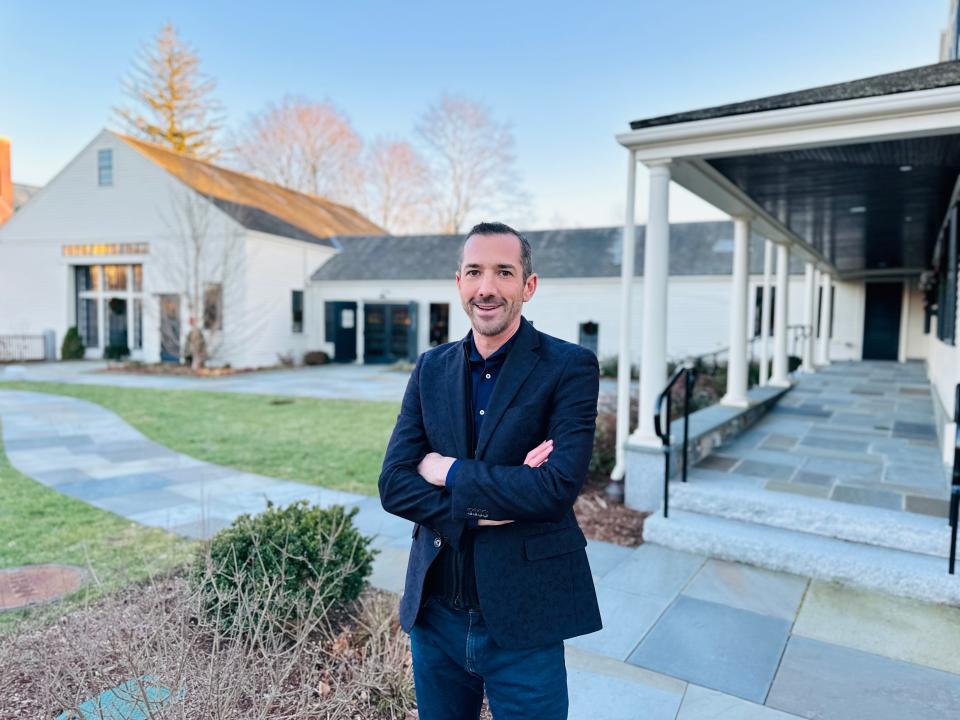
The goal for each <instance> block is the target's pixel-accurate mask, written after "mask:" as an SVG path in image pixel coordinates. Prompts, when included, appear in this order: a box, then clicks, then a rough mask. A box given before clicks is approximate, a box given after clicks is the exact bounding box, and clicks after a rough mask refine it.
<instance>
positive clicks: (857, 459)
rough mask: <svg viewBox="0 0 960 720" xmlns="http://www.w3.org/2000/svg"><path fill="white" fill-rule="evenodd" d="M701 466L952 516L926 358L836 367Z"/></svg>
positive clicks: (815, 493)
mask: <svg viewBox="0 0 960 720" xmlns="http://www.w3.org/2000/svg"><path fill="white" fill-rule="evenodd" d="M797 379H798V382H797V384H796V386H795V387H794V388H793V389H792V390H791V391H790V392H789V393H788V394H787V395H785V396H784V397H783V399H781V400H780V401H779V403H778V404H777V405H776V407H774V409H773V410H772V411H771V412H770V413H769V414H768V415H767V416H765V417H764V418H763V419H762V420H760V422H758V423H757V424H756V425H755V426H754V427H752V428H751V429H750V430H748V431H747V432H745V433H743V434H742V435H740V436H739V437H737V438H736V439H735V440H734V441H733V442H731V443H729V444H726V445H724V446H723V447H721V448H719V449H718V450H717V451H716V452H715V453H714V454H712V455H709V456H708V457H707V458H705V459H704V460H703V461H702V462H701V463H700V464H699V465H698V466H697V468H696V469H694V470H693V473H694V474H695V473H696V472H697V471H698V470H710V471H719V472H722V473H729V474H730V475H731V477H737V478H739V479H741V480H743V481H744V482H745V483H752V484H754V485H756V486H757V487H764V488H766V489H767V490H772V491H776V492H783V493H793V494H799V495H805V496H809V497H817V498H824V499H829V500H836V501H840V502H846V503H854V504H858V505H867V506H872V507H880V508H885V509H888V510H906V511H908V512H914V513H923V514H927V515H936V516H939V517H946V516H947V509H948V505H949V504H948V498H949V481H948V478H947V475H946V473H945V469H944V468H945V466H944V464H943V462H942V460H941V457H940V451H939V445H938V442H937V434H936V429H935V427H934V411H933V400H932V398H931V395H930V392H931V391H930V384H929V383H928V382H927V379H926V377H925V375H924V369H923V366H922V365H921V364H920V363H906V364H899V363H894V362H857V363H835V364H834V365H831V366H830V367H827V368H824V369H821V370H819V371H817V373H815V374H812V375H800V376H799V377H798V378H797Z"/></svg>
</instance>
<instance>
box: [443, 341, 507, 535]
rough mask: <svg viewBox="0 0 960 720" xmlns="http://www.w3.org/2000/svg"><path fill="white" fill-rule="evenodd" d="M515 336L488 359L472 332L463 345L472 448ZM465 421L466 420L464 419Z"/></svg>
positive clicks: (451, 475)
mask: <svg viewBox="0 0 960 720" xmlns="http://www.w3.org/2000/svg"><path fill="white" fill-rule="evenodd" d="M516 338H517V334H516V333H514V334H513V336H512V337H511V338H510V339H509V340H507V341H506V342H505V343H504V344H503V345H501V346H500V347H499V348H497V351H496V352H495V353H493V354H492V355H491V356H490V357H488V358H486V359H484V357H483V356H482V355H481V354H480V352H479V351H478V350H477V345H476V343H474V341H473V332H471V333H470V334H469V335H468V336H467V337H466V338H465V339H464V341H463V342H464V343H469V348H470V356H469V357H470V390H471V393H470V404H471V405H472V407H473V447H474V448H476V447H477V444H478V443H479V442H480V429H481V428H482V427H483V421H484V419H485V418H486V415H487V409H488V408H489V407H490V398H491V397H492V396H493V388H494V387H495V386H496V384H497V378H498V377H500V371H501V370H502V369H503V362H504V360H506V359H507V353H509V352H510V348H511V347H512V346H513V342H514V340H516ZM464 420H466V418H464ZM458 462H459V461H454V463H453V465H451V466H450V470H448V471H447V479H446V484H447V489H448V490H452V489H453V484H454V483H455V482H456V471H457V464H458ZM476 524H477V521H476V518H470V521H469V523H468V526H469V527H476Z"/></svg>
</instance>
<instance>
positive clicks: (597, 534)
mask: <svg viewBox="0 0 960 720" xmlns="http://www.w3.org/2000/svg"><path fill="white" fill-rule="evenodd" d="M609 480H610V478H609V477H607V476H605V475H604V476H590V477H588V478H587V482H586V483H585V484H584V486H583V490H582V491H581V493H580V497H578V498H577V502H576V504H575V505H574V506H573V511H574V513H576V516H577V521H578V522H579V523H580V527H581V528H582V529H583V533H584V535H586V536H587V537H588V538H590V539H591V540H601V541H603V542H608V543H614V544H615V545H626V546H627V547H636V546H638V545H640V544H642V543H643V521H644V520H645V519H646V517H647V516H648V515H649V514H650V513H645V512H638V511H636V510H631V509H630V508H628V507H627V506H626V505H622V504H620V503H613V502H610V501H609V500H607V498H606V495H605V491H606V489H607V483H608V482H609Z"/></svg>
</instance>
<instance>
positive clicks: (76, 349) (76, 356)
mask: <svg viewBox="0 0 960 720" xmlns="http://www.w3.org/2000/svg"><path fill="white" fill-rule="evenodd" d="M85 349H86V348H84V346H83V338H82V337H80V331H79V330H78V329H77V328H76V326H74V327H72V328H70V329H69V330H67V334H66V335H64V336H63V344H62V345H61V346H60V357H61V359H63V360H82V359H83V354H84V350H85Z"/></svg>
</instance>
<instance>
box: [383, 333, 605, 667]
mask: <svg viewBox="0 0 960 720" xmlns="http://www.w3.org/2000/svg"><path fill="white" fill-rule="evenodd" d="M465 363H466V359H465V357H464V353H463V344H462V342H460V341H457V342H453V343H447V344H446V345H441V346H439V347H436V348H433V349H431V350H429V351H427V352H425V353H423V354H422V355H421V356H420V358H419V359H418V361H417V365H416V368H415V369H414V371H413V373H412V375H411V376H410V381H409V383H408V385H407V390H406V393H405V394H404V398H403V405H402V406H401V409H400V415H399V417H398V418H397V425H396V427H395V428H394V430H393V435H392V436H391V438H390V444H389V445H388V447H387V452H386V457H385V458H384V461H383V469H382V471H381V473H380V483H379V484H380V500H381V502H382V504H383V507H384V509H386V510H387V511H388V512H390V513H393V514H394V515H399V516H400V517H403V518H406V519H408V520H411V521H413V522H414V523H416V525H415V526H414V531H413V536H414V539H413V545H412V547H411V549H410V562H409V565H408V566H407V578H406V587H405V590H404V593H403V599H402V600H401V603H400V624H401V625H402V626H403V628H404V630H406V631H407V632H409V631H410V629H411V628H412V627H413V624H414V622H415V621H416V618H417V614H418V612H419V610H420V606H421V600H422V598H421V596H422V593H423V583H424V578H425V577H426V574H427V569H428V568H429V567H430V564H431V563H432V562H433V560H434V559H435V558H436V557H437V555H438V553H439V552H440V548H441V547H442V544H443V543H447V542H449V543H452V544H453V545H454V547H457V548H459V543H460V537H461V534H462V533H463V530H464V526H465V525H466V521H467V519H468V518H471V517H473V518H489V519H491V520H514V521H515V522H513V523H510V524H508V525H499V526H492V527H480V528H478V529H477V530H476V531H475V532H476V533H477V537H476V542H475V543H474V561H475V563H474V564H475V568H476V578H477V591H478V594H479V598H480V607H481V610H482V612H483V616H484V619H485V621H486V623H487V626H488V627H489V629H490V633H491V635H492V636H493V638H494V640H496V642H497V643H498V644H499V645H501V646H502V647H509V648H524V647H534V646H537V645H543V644H545V643H549V642H555V641H557V640H561V639H563V638H569V637H574V636H575V635H583V634H585V633H590V632H594V631H596V630H599V629H600V628H601V622H600V611H599V609H598V607H597V597H596V593H595V592H594V587H593V578H592V575H591V573H590V565H589V563H588V562H587V554H586V551H585V549H584V548H585V547H586V544H587V541H586V539H585V538H584V536H583V532H582V531H581V530H580V527H579V525H578V524H577V519H576V517H575V516H574V513H573V503H574V501H575V500H576V499H577V495H578V494H579V493H580V488H581V487H582V485H583V481H584V479H585V478H586V474H587V467H588V465H589V464H590V455H591V453H592V450H593V434H594V428H595V425H596V418H597V394H598V391H599V368H598V366H597V358H596V356H595V355H594V354H593V353H592V352H590V351H589V350H586V349H584V348H581V347H579V346H577V345H573V344H571V343H568V342H564V341H562V340H559V339H557V338H554V337H551V336H549V335H545V334H543V333H541V332H538V331H537V330H535V329H534V327H533V326H532V325H531V324H530V323H529V322H527V321H526V320H525V319H522V320H521V324H520V329H519V330H518V331H517V336H516V341H515V343H514V346H513V347H512V348H511V350H510V353H509V354H508V356H507V359H506V361H505V362H504V366H503V369H502V370H501V373H500V377H499V379H498V380H497V385H496V387H495V388H494V391H493V397H492V399H491V404H490V405H489V407H488V408H487V412H486V415H485V420H484V423H483V428H482V431H481V433H480V438H479V442H478V443H477V449H476V458H475V459H469V458H468V452H469V449H468V444H467V423H466V412H467V411H466V389H465V377H466V365H465ZM548 438H549V439H552V440H553V441H554V449H553V452H552V454H551V455H550V459H549V460H548V462H547V463H545V464H544V465H542V466H541V467H539V468H531V467H527V466H526V465H523V461H524V458H526V455H527V453H528V452H529V451H530V450H532V449H533V448H534V447H536V446H537V445H539V444H540V443H541V442H542V441H544V440H546V439H548ZM431 451H433V452H438V453H440V454H441V455H445V456H447V457H453V458H457V459H458V460H459V461H460V462H459V463H458V465H457V478H456V483H455V484H454V486H453V488H452V490H449V491H448V490H447V489H442V488H438V487H436V486H434V485H431V484H430V483H428V482H427V481H426V480H424V479H423V478H422V477H420V475H419V474H418V473H417V465H418V464H419V463H420V461H421V460H422V459H423V457H424V455H426V454H427V453H429V452H431Z"/></svg>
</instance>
